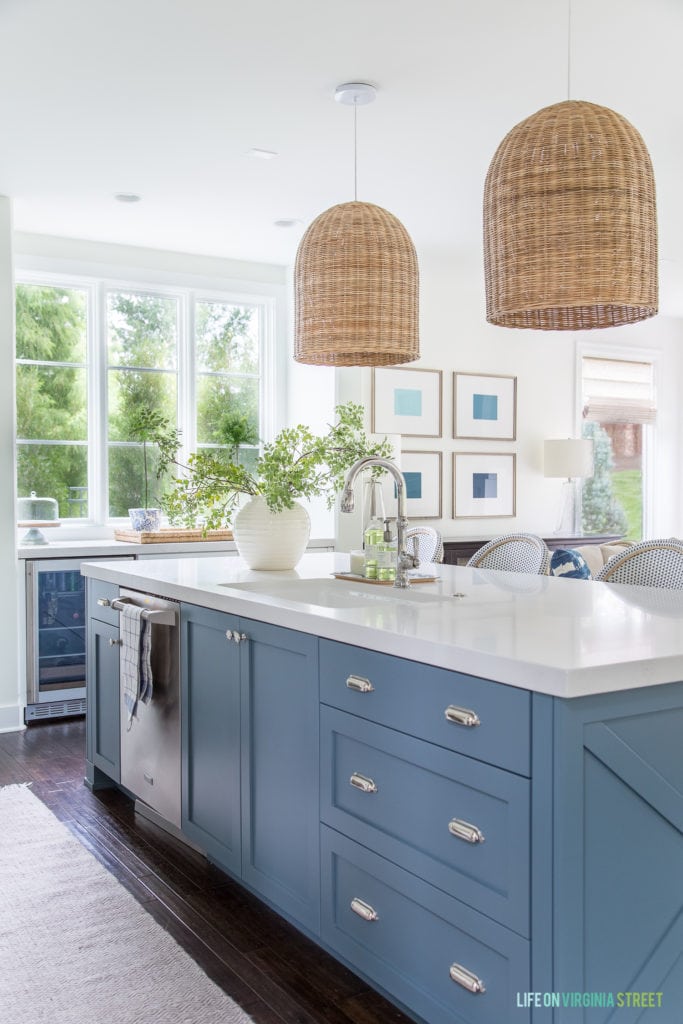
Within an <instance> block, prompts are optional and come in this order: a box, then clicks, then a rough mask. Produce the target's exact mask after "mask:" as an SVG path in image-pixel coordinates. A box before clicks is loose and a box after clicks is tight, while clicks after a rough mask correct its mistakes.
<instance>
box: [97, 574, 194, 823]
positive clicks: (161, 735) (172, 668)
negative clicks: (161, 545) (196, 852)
mask: <svg viewBox="0 0 683 1024" xmlns="http://www.w3.org/2000/svg"><path fill="white" fill-rule="evenodd" d="M124 603H125V604H131V603H132V604H135V605H138V606H140V607H142V608H144V610H145V611H144V617H145V618H146V619H147V621H148V623H149V627H150V628H151V630H152V651H151V661H152V676H153V692H152V698H151V700H150V701H149V703H147V704H143V703H139V704H138V708H137V715H136V716H135V717H133V718H132V719H130V720H129V715H128V711H127V709H126V706H125V703H124V699H123V686H122V687H121V693H120V708H121V784H122V785H123V786H125V788H126V789H128V790H130V792H131V793H132V794H133V795H134V796H136V797H137V798H138V800H137V803H136V807H135V809H136V811H139V812H141V813H142V814H144V815H145V816H146V817H148V818H150V819H151V820H152V821H156V822H157V823H158V824H160V825H162V826H163V825H164V824H165V823H170V824H171V825H174V826H175V828H176V829H180V642H179V638H180V606H179V605H178V604H176V603H175V602H174V601H166V600H165V599H163V598H161V597H155V596H153V595H151V594H142V593H140V592H138V591H135V590H126V589H123V588H122V589H121V590H120V592H119V599H118V601H113V602H112V606H113V607H114V608H118V609H119V611H120V610H121V607H122V606H123V604H124Z"/></svg>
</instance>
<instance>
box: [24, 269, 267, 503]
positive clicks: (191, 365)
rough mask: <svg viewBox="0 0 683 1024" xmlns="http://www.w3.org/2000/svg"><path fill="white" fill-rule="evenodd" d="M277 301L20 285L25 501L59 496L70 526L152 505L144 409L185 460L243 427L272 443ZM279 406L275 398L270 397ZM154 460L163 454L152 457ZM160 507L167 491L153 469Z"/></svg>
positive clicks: (248, 448) (247, 451) (252, 447)
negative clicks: (168, 432) (230, 427)
mask: <svg viewBox="0 0 683 1024" xmlns="http://www.w3.org/2000/svg"><path fill="white" fill-rule="evenodd" d="M268 301H269V300H267V299H266V300H264V301H263V302H259V301H258V300H256V301H254V302H244V301H235V300H233V299H232V298H231V297H230V296H223V295H220V294H218V295H210V296H209V295H202V294H199V293H198V292H196V291H194V290H191V289H182V288H179V289H173V290H166V289H164V290H161V289H159V290H154V289H151V288H149V287H147V286H146V287H139V286H130V287H112V286H110V285H109V284H108V283H107V282H106V281H99V282H95V283H93V282H87V283H84V284H83V285H80V284H70V283H69V282H68V279H67V280H64V279H62V280H60V283H59V284H54V283H51V282H50V281H48V280H45V281H39V280H38V281H34V280H30V281H29V280H27V281H20V282H19V283H18V284H17V287H16V403H17V409H16V412H17V442H16V443H17V494H18V496H20V497H23V496H28V495H30V493H31V491H35V492H36V494H37V495H38V496H40V497H52V498H56V499H57V502H58V505H59V516H60V519H81V520H85V521H90V522H105V521H106V520H108V519H117V518H120V517H125V516H127V514H128V509H129V508H134V507H140V506H141V505H142V504H143V503H144V470H143V448H142V444H141V442H140V441H139V440H136V439H135V435H134V427H133V424H134V421H135V416H136V413H137V411H138V410H140V409H141V408H145V409H149V410H152V411H154V412H155V413H158V414H159V415H161V416H163V418H164V419H165V420H166V421H167V422H168V424H169V425H170V426H171V427H177V428H178V429H179V430H180V432H181V435H180V436H181V440H182V444H183V450H184V452H185V453H187V452H189V451H192V450H196V449H197V448H201V447H214V448H217V449H218V448H221V447H223V446H224V444H225V441H224V440H223V438H222V430H223V428H224V427H225V425H226V423H230V422H232V423H234V421H235V419H236V418H239V419H240V422H243V423H244V424H245V430H246V431H247V434H248V436H249V440H250V444H247V445H245V446H244V448H243V450H242V452H241V458H242V459H244V460H245V461H249V460H250V459H253V458H254V457H255V454H256V453H257V452H258V440H259V439H262V438H263V437H264V422H263V421H264V416H263V407H264V404H266V403H265V402H264V397H265V396H264V393H263V387H264V374H263V363H264V352H265V351H266V348H267V344H266V342H267V341H268V339H267V327H266V324H267V322H268V320H269V317H268V316H267V315H266V309H267V303H268ZM269 397H270V399H271V401H272V396H269ZM152 458H153V456H152ZM149 477H150V480H151V481H152V483H153V487H152V486H151V485H150V495H149V498H150V502H149V503H150V505H151V504H152V499H155V502H156V499H158V497H160V495H161V493H163V489H164V487H165V485H166V481H164V480H163V479H161V480H157V478H156V473H155V468H154V465H153V464H152V466H151V472H150V473H149Z"/></svg>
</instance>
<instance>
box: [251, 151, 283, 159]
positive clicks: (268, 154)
mask: <svg viewBox="0 0 683 1024" xmlns="http://www.w3.org/2000/svg"><path fill="white" fill-rule="evenodd" d="M247 156H254V157H256V159H257V160H273V159H274V158H275V157H276V156H277V153H276V152H275V150H274V149H248V150H247Z"/></svg>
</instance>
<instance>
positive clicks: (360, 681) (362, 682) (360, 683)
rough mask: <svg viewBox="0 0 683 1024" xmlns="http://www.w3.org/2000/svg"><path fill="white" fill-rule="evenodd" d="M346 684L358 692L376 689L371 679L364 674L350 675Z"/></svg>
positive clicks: (369, 691) (368, 691)
mask: <svg viewBox="0 0 683 1024" xmlns="http://www.w3.org/2000/svg"><path fill="white" fill-rule="evenodd" d="M346 685H347V686H348V688H349V690H355V691H356V693H372V691H373V690H374V689H375V687H374V686H373V685H372V683H371V682H370V680H369V679H366V678H365V677H364V676H354V675H350V676H349V677H348V679H347V680H346Z"/></svg>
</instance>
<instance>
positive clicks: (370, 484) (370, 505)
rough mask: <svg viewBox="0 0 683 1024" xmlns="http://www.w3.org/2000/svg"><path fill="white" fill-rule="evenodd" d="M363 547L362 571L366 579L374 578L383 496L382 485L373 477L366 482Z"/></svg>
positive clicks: (382, 527) (381, 536)
mask: <svg viewBox="0 0 683 1024" xmlns="http://www.w3.org/2000/svg"><path fill="white" fill-rule="evenodd" d="M364 513H365V514H364V520H363V522H364V524H365V525H364V529H363V548H364V550H365V561H364V563H363V573H364V575H365V578H366V579H368V580H376V579H377V572H378V563H377V560H378V555H379V553H380V549H381V547H382V545H383V543H384V498H383V496H382V485H381V483H380V481H379V480H376V479H374V478H372V479H370V480H368V481H367V482H366V493H365V510H364Z"/></svg>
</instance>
